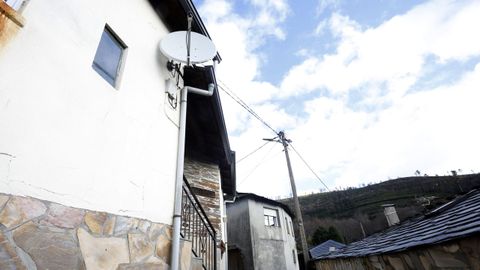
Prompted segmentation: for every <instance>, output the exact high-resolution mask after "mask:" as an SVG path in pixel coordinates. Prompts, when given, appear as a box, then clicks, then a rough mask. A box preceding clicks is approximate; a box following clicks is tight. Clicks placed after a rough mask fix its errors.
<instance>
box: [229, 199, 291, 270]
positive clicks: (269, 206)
mask: <svg viewBox="0 0 480 270" xmlns="http://www.w3.org/2000/svg"><path fill="white" fill-rule="evenodd" d="M292 217H293V214H292V212H291V211H290V209H289V208H288V207H287V206H286V205H284V204H282V203H279V202H276V201H273V200H270V199H267V198H264V197H261V196H258V195H255V194H252V193H238V194H237V198H236V200H235V202H233V203H229V204H227V228H228V238H227V241H228V242H227V243H228V269H230V270H241V269H256V270H257V269H258V270H260V269H276V270H282V269H288V270H292V269H299V264H298V258H297V250H296V244H295V236H294V235H293V226H292Z"/></svg>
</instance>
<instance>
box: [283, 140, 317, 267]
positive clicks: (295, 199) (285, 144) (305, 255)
mask: <svg viewBox="0 0 480 270" xmlns="http://www.w3.org/2000/svg"><path fill="white" fill-rule="evenodd" d="M278 138H279V139H280V141H281V142H282V145H283V148H284V150H285V157H286V159H287V167H288V175H289V176H290V184H291V186H292V194H293V202H294V203H295V216H296V220H297V223H298V230H299V231H300V241H301V244H302V251H303V263H304V265H305V269H307V263H308V261H309V260H310V254H309V253H308V245H307V238H306V236H305V229H304V228H303V218H302V212H301V210H300V204H299V203H298V197H297V188H296V186H295V179H294V178H293V171H292V165H291V164H290V156H289V155H288V143H289V142H290V141H289V140H287V139H286V138H285V133H284V132H283V131H280V132H279V133H278Z"/></svg>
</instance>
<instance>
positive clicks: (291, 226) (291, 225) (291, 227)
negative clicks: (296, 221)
mask: <svg viewBox="0 0 480 270" xmlns="http://www.w3.org/2000/svg"><path fill="white" fill-rule="evenodd" d="M290 230H291V231H292V236H293V237H295V235H294V233H293V224H292V221H291V220H290Z"/></svg>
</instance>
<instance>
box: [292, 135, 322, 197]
mask: <svg viewBox="0 0 480 270" xmlns="http://www.w3.org/2000/svg"><path fill="white" fill-rule="evenodd" d="M290 146H291V147H292V149H293V151H294V152H295V153H296V154H297V156H298V157H299V158H300V159H301V160H302V161H303V163H304V164H305V165H306V166H307V168H308V169H309V170H310V171H311V172H312V173H313V175H315V177H316V178H317V179H318V181H320V182H321V183H322V184H323V186H325V188H326V189H327V191H330V189H329V188H328V186H327V185H326V184H325V183H324V182H323V180H322V179H320V177H319V176H318V175H317V174H316V173H315V171H314V170H313V169H312V167H310V165H308V163H307V162H306V161H305V159H304V158H303V157H302V155H300V153H298V151H297V149H295V147H293V144H292V143H291V142H290Z"/></svg>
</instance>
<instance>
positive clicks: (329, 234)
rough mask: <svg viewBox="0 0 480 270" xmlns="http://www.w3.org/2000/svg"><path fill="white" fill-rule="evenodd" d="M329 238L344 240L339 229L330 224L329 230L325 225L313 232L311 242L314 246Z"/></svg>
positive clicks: (338, 240)
mask: <svg viewBox="0 0 480 270" xmlns="http://www.w3.org/2000/svg"><path fill="white" fill-rule="evenodd" d="M327 240H335V241H337V242H343V240H342V237H341V236H340V234H339V233H338V231H337V229H335V227H333V226H330V227H328V230H327V229H325V228H324V227H322V226H320V227H318V228H317V229H316V230H315V232H314V233H313V236H312V238H311V239H310V243H311V244H312V245H313V246H316V245H318V244H321V243H323V242H325V241H327Z"/></svg>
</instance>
